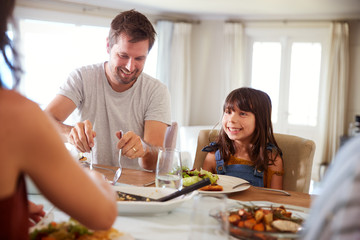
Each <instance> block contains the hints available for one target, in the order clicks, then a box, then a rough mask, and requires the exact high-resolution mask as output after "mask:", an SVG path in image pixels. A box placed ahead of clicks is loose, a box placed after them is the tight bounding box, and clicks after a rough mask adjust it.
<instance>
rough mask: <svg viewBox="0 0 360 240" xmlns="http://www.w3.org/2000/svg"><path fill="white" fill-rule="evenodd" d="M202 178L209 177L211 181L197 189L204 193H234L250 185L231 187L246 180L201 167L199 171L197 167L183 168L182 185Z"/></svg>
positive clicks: (187, 184)
mask: <svg viewBox="0 0 360 240" xmlns="http://www.w3.org/2000/svg"><path fill="white" fill-rule="evenodd" d="M203 178H210V181H211V185H208V186H205V187H203V188H200V189H199V190H198V192H200V193H205V194H219V193H234V192H240V191H244V190H246V189H248V188H249V187H250V185H248V184H245V185H243V186H239V187H237V188H235V189H233V187H234V186H236V185H239V184H241V183H247V181H246V180H244V179H242V178H238V177H232V176H226V175H218V174H213V173H211V172H208V171H206V170H203V169H200V171H198V170H197V169H192V170H189V169H186V168H185V169H183V186H184V187H186V186H190V185H191V184H194V183H196V182H198V181H201V180H202V179H203Z"/></svg>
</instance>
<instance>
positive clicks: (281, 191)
mask: <svg viewBox="0 0 360 240" xmlns="http://www.w3.org/2000/svg"><path fill="white" fill-rule="evenodd" d="M246 184H250V183H249V182H243V183H240V184H238V185H235V186H233V189H235V188H237V187H240V186H243V185H246ZM252 187H253V188H257V189H260V190H265V191H271V192H279V193H282V194H285V195H286V196H291V194H290V193H288V192H286V191H284V190H280V189H273V188H263V187H257V186H252Z"/></svg>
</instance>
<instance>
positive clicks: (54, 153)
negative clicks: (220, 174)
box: [0, 0, 117, 239]
mask: <svg viewBox="0 0 360 240" xmlns="http://www.w3.org/2000/svg"><path fill="white" fill-rule="evenodd" d="M14 5H15V0H4V1H2V2H1V6H0V49H1V55H0V57H1V58H2V59H1V60H2V62H4V63H5V64H3V65H4V66H2V69H4V68H8V69H9V70H10V72H11V73H12V75H13V79H7V80H8V81H7V82H9V80H10V82H11V81H12V80H14V82H15V84H14V87H15V88H16V86H17V85H18V84H19V80H20V74H21V66H20V64H19V57H18V54H17V52H16V49H15V47H14V43H13V41H12V40H11V39H10V38H9V37H8V35H7V26H8V20H9V21H12V20H13V19H12V12H13V9H14ZM10 58H11V59H10ZM4 77H5V74H4V72H0V126H1V127H0V143H1V144H0V154H1V156H0V239H28V231H29V229H28V228H29V226H30V221H29V219H30V218H31V219H33V220H34V221H35V222H37V221H39V220H40V219H41V217H42V216H44V211H43V210H42V206H39V205H35V204H33V203H31V202H29V201H28V200H27V193H26V186H25V180H24V176H25V175H28V176H30V178H31V179H32V180H33V181H34V183H35V184H36V185H37V187H38V188H39V189H40V191H41V192H42V193H43V194H44V196H45V197H46V198H47V199H48V200H50V201H51V202H52V203H53V204H54V205H55V206H57V207H58V208H59V209H61V210H63V211H64V212H66V213H67V214H69V215H70V216H72V217H73V218H75V219H76V220H78V221H79V222H81V223H82V224H84V225H85V226H87V227H89V228H91V229H104V230H105V229H108V228H110V227H111V225H112V224H113V222H114V220H115V217H116V214H117V211H116V200H115V194H114V192H113V191H112V189H111V186H110V184H108V183H107V182H105V181H104V179H103V177H102V176H101V175H100V174H97V173H95V172H89V171H85V170H84V169H82V168H81V167H80V165H79V164H78V163H77V162H76V161H74V159H73V158H72V157H71V155H70V154H69V152H68V151H67V149H66V148H65V146H64V143H63V142H62V140H61V138H60V136H59V135H58V133H57V131H56V129H55V127H54V125H53V123H52V122H51V120H49V118H48V117H47V116H46V115H45V114H44V112H43V111H42V110H41V109H40V108H39V107H38V105H37V104H36V103H34V102H32V101H30V100H28V99H26V98H25V97H23V96H21V95H20V94H19V93H17V92H16V91H15V90H11V89H6V87H5V79H4Z"/></svg>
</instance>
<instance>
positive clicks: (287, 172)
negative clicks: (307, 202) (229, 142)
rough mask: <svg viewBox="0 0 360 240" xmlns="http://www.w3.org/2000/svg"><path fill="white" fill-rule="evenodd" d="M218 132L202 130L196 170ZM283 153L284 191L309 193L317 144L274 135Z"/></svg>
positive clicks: (282, 135)
mask: <svg viewBox="0 0 360 240" xmlns="http://www.w3.org/2000/svg"><path fill="white" fill-rule="evenodd" d="M218 133H219V131H218V130H209V129H207V130H201V131H200V132H199V136H198V143H197V149H196V154H195V161H194V165H193V167H194V168H197V169H200V168H201V167H202V165H203V162H204V159H205V157H206V154H207V153H206V152H202V151H201V149H202V148H203V147H205V146H206V145H209V143H210V142H212V141H214V140H215V139H216V137H217V135H218ZM274 136H275V139H276V141H277V143H278V145H279V147H280V148H281V150H282V151H283V160H284V177H283V188H284V190H289V191H297V192H304V193H308V192H309V188H310V181H311V170H312V163H313V159H314V154H315V143H314V141H312V140H309V139H305V138H301V137H298V136H293V135H287V134H279V133H275V134H274Z"/></svg>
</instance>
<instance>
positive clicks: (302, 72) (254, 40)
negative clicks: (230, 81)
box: [245, 25, 328, 162]
mask: <svg viewBox="0 0 360 240" xmlns="http://www.w3.org/2000/svg"><path fill="white" fill-rule="evenodd" d="M288 27H289V28H287V27H284V26H283V25H282V26H281V27H279V28H272V27H271V28H255V27H254V28H252V27H248V28H247V29H246V31H245V34H246V44H247V48H246V49H247V51H248V52H247V54H246V56H247V59H246V60H247V61H246V62H247V63H248V66H247V68H246V69H247V74H246V76H247V78H248V79H250V86H251V87H253V88H256V89H260V90H263V91H264V92H266V93H268V94H269V96H270V98H271V101H272V104H273V112H272V122H273V127H274V132H277V133H285V134H292V135H297V136H300V137H304V138H308V139H312V140H314V141H315V143H316V145H317V151H316V153H315V158H320V153H321V149H319V148H320V147H319V148H318V146H321V141H322V140H321V138H320V137H319V136H320V134H319V131H320V128H319V122H320V119H321V117H322V116H321V112H322V111H321V109H320V107H319V106H321V105H322V103H321V100H322V99H323V97H322V91H321V86H322V84H323V83H322V82H323V81H322V79H324V74H323V71H321V69H322V66H323V65H324V59H325V56H324V52H326V51H325V50H324V49H326V47H327V37H328V26H313V27H299V26H295V27H293V28H291V26H288ZM314 162H316V161H315V160H314Z"/></svg>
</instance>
